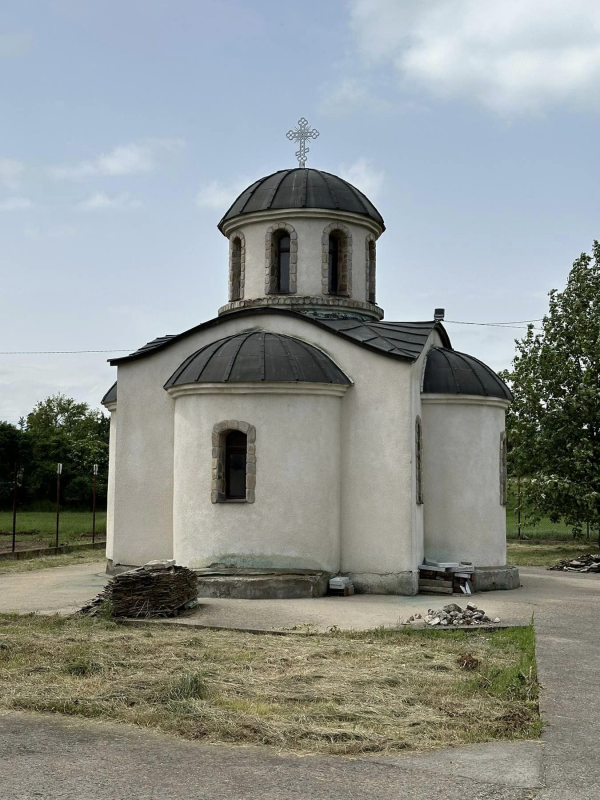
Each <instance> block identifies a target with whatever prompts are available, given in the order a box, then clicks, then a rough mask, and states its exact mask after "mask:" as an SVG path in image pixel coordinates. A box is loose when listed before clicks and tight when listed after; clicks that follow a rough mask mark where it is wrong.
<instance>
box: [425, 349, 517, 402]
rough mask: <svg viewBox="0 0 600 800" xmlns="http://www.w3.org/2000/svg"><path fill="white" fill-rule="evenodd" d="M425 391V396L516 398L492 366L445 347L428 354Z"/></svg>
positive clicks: (432, 350)
mask: <svg viewBox="0 0 600 800" xmlns="http://www.w3.org/2000/svg"><path fill="white" fill-rule="evenodd" d="M422 391H423V393H424V394H430V393H431V394H472V395H481V396H483V397H500V398H502V399H503V400H512V399H513V396H512V392H511V391H510V389H509V388H508V386H507V385H506V384H505V383H504V381H503V380H502V379H501V378H500V377H499V376H498V375H496V373H495V372H494V370H493V369H492V368H491V367H488V365H487V364H484V363H483V361H479V359H477V358H474V357H473V356H468V355H466V353H459V352H457V351H456V350H448V349H446V348H445V347H432V348H431V350H429V351H428V352H427V361H426V363H425V370H424V373H423V389H422Z"/></svg>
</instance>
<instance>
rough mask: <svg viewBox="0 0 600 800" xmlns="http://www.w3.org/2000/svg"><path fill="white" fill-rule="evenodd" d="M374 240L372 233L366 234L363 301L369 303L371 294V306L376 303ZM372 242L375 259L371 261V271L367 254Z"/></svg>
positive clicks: (368, 254) (375, 246)
mask: <svg viewBox="0 0 600 800" xmlns="http://www.w3.org/2000/svg"><path fill="white" fill-rule="evenodd" d="M376 241H377V240H376V239H375V237H374V236H373V234H372V233H369V234H367V238H366V239H365V300H366V301H367V303H370V302H371V301H370V300H369V298H370V296H371V294H372V295H373V298H374V299H373V305H375V302H376V295H375V275H376V269H377V249H376V248H377V245H376ZM371 242H373V245H374V250H375V258H374V259H373V270H372V271H371V259H370V253H369V245H370V244H371Z"/></svg>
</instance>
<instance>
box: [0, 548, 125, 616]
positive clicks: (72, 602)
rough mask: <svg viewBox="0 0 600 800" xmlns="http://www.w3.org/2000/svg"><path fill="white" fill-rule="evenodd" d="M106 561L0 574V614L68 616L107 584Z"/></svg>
mask: <svg viewBox="0 0 600 800" xmlns="http://www.w3.org/2000/svg"><path fill="white" fill-rule="evenodd" d="M105 569H106V561H104V560H103V561H97V562H93V563H88V564H78V565H76V566H72V567H50V568H48V569H39V570H33V571H31V572H17V573H15V574H10V573H6V574H1V573H0V612H2V613H6V612H10V611H18V612H19V613H21V614H27V613H30V612H32V611H36V612H38V613H42V614H51V613H53V612H56V611H59V612H61V613H65V614H70V613H72V612H73V611H77V610H78V609H79V608H81V606H83V605H84V604H85V603H86V602H87V601H89V600H91V599H92V598H94V597H95V596H96V595H97V594H98V593H99V592H101V591H102V589H103V588H104V586H105V585H106V583H107V582H108V580H109V577H108V575H106V574H105V572H104V570H105Z"/></svg>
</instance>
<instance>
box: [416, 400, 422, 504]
mask: <svg viewBox="0 0 600 800" xmlns="http://www.w3.org/2000/svg"><path fill="white" fill-rule="evenodd" d="M415 499H416V503H417V505H418V506H421V505H423V423H422V422H421V417H420V416H419V415H417V418H416V419H415Z"/></svg>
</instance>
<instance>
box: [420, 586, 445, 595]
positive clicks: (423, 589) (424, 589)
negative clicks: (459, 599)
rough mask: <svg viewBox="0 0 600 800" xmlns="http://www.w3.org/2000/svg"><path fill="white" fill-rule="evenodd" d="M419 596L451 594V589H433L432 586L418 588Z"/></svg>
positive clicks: (441, 587)
mask: <svg viewBox="0 0 600 800" xmlns="http://www.w3.org/2000/svg"><path fill="white" fill-rule="evenodd" d="M419 593H420V594H452V593H453V592H452V587H450V588H449V589H446V588H445V587H443V586H440V587H439V588H434V587H433V586H419Z"/></svg>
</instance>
